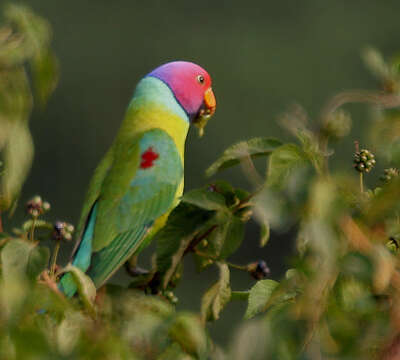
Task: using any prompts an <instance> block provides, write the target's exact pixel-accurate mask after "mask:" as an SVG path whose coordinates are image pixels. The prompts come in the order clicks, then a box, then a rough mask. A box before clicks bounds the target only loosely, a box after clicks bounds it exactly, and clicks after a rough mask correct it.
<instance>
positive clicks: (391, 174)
mask: <svg viewBox="0 0 400 360" xmlns="http://www.w3.org/2000/svg"><path fill="white" fill-rule="evenodd" d="M397 176H399V169H396V168H389V169H385V170H383V175H382V176H381V180H382V181H383V182H385V183H388V182H389V181H390V180H392V179H393V178H395V177H397Z"/></svg>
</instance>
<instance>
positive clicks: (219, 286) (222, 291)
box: [201, 263, 231, 323]
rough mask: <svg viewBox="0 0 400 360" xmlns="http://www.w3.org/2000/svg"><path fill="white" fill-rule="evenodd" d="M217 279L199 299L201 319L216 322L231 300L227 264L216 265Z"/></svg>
mask: <svg viewBox="0 0 400 360" xmlns="http://www.w3.org/2000/svg"><path fill="white" fill-rule="evenodd" d="M218 266H219V279H218V281H217V282H216V283H215V284H214V285H212V286H211V287H210V288H209V289H208V290H207V291H206V292H205V293H204V295H203V297H202V299H201V319H202V321H203V323H205V322H206V321H207V320H217V319H218V318H219V314H220V312H221V311H222V309H223V308H224V307H225V305H226V304H227V303H228V302H229V300H230V298H231V288H230V274H229V267H228V265H227V264H224V263H218Z"/></svg>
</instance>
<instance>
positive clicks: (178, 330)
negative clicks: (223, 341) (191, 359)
mask: <svg viewBox="0 0 400 360" xmlns="http://www.w3.org/2000/svg"><path fill="white" fill-rule="evenodd" d="M169 336H170V338H171V339H172V340H173V341H175V342H177V343H178V344H179V345H180V346H181V347H182V349H184V350H185V351H186V352H187V353H189V354H193V355H197V356H198V357H200V358H201V357H202V355H204V354H205V352H206V349H207V336H206V334H205V331H204V328H203V326H202V323H201V321H200V319H199V318H198V316H196V315H194V314H191V313H187V312H182V313H179V314H178V315H177V316H176V317H175V319H174V320H173V322H172V325H171V327H170V329H169Z"/></svg>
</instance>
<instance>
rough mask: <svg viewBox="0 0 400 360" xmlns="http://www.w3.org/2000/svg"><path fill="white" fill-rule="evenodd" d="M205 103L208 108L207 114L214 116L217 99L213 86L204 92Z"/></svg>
mask: <svg viewBox="0 0 400 360" xmlns="http://www.w3.org/2000/svg"><path fill="white" fill-rule="evenodd" d="M204 104H205V105H206V108H207V110H206V112H207V115H209V116H212V115H213V114H214V113H215V108H216V106H217V102H216V101H215V96H214V93H213V91H212V89H211V88H208V89H207V90H206V92H205V93H204Z"/></svg>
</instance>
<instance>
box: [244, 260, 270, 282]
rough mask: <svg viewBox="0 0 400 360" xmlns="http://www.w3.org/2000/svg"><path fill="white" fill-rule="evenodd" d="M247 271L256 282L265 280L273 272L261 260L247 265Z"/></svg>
mask: <svg viewBox="0 0 400 360" xmlns="http://www.w3.org/2000/svg"><path fill="white" fill-rule="evenodd" d="M247 269H248V272H249V273H250V275H251V276H252V277H253V278H254V279H256V280H261V279H265V278H266V277H267V276H268V274H269V273H270V272H271V270H270V269H269V267H268V265H267V263H266V262H265V261H264V260H259V261H257V262H254V263H251V264H249V265H247Z"/></svg>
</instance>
